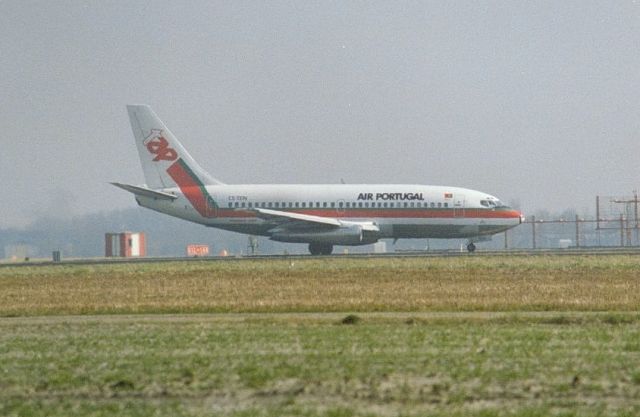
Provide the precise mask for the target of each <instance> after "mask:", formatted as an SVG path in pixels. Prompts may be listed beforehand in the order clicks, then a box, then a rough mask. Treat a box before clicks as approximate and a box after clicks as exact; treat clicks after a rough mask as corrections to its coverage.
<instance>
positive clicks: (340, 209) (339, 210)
mask: <svg viewBox="0 0 640 417" xmlns="http://www.w3.org/2000/svg"><path fill="white" fill-rule="evenodd" d="M345 205H346V203H345V201H344V200H342V199H340V200H338V202H337V203H336V215H337V217H342V216H343V215H344V211H345Z"/></svg>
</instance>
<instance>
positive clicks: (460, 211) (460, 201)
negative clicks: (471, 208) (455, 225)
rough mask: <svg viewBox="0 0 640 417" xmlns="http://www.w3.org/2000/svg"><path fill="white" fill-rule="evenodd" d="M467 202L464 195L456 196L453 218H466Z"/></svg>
mask: <svg viewBox="0 0 640 417" xmlns="http://www.w3.org/2000/svg"><path fill="white" fill-rule="evenodd" d="M465 204H466V200H465V197H464V195H462V194H456V195H455V196H454V199H453V217H464V214H465V213H464V212H465Z"/></svg>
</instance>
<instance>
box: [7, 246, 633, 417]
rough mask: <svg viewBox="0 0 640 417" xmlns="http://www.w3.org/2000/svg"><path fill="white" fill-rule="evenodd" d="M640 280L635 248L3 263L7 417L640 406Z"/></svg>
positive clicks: (594, 411) (548, 411) (570, 412)
mask: <svg viewBox="0 0 640 417" xmlns="http://www.w3.org/2000/svg"><path fill="white" fill-rule="evenodd" d="M639 278H640V262H638V259H637V258H634V257H601V258H600V257H593V258H589V257H584V258H583V257H575V258H564V257H563V258H555V257H549V258H539V257H535V258H477V257H468V258H455V259H426V260H425V259H383V260H362V259H356V260H347V259H330V260H324V261H320V260H295V261H286V260H278V261H272V260H269V261H264V260H260V261H254V260H251V261H241V262H219V263H202V262H194V263H186V264H185V263H175V264H140V265H113V266H92V267H87V266H82V267H80V266H76V267H67V266H52V267H33V268H32V267H27V268H2V269H0V315H2V316H4V318H1V319H0V415H2V416H4V415H7V416H12V415H15V416H70V415H92V416H100V415H104V416H107V415H109V416H111V415H119V416H152V415H161V416H210V415H215V416H217V415H220V416H254V415H255V416H298V415H300V416H309V417H313V416H327V417H346V416H424V415H434V416H450V415H454V416H478V417H489V416H516V415H517V416H530V417H532V416H547V415H558V416H634V415H640V312H639V311H638V305H640V304H639V301H640V291H638V289H639V288H638V286H639ZM142 313H144V314H142ZM181 313H194V314H181Z"/></svg>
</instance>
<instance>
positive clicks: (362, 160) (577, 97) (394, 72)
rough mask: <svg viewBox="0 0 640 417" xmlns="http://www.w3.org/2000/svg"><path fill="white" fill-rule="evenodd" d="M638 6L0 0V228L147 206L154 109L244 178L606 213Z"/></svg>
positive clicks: (195, 151) (625, 134) (637, 114)
mask: <svg viewBox="0 0 640 417" xmlns="http://www.w3.org/2000/svg"><path fill="white" fill-rule="evenodd" d="M639 51H640V3H637V2H635V1H615V2H606V1H595V2H588V1H583V0H580V1H573V2H572V1H548V2H526V3H525V2H517V1H504V2H495V1H491V2H489V1H487V2H483V1H469V2H466V1H433V2H427V1H419V2H395V1H382V2H369V1H366V2H353V1H335V2H329V1H327V2H309V1H291V2H275V1H268V2H258V1H252V2H241V1H236V0H233V1H226V2H212V1H202V2H195V1H191V2H182V1H180V2H178V1H162V2H161V1H154V2H150V1H144V2H143V1H103V0H100V1H86V2H85V1H82V2H81V1H24V0H15V1H7V0H5V1H0V92H1V98H0V126H1V127H2V129H1V132H2V135H1V137H0V145H1V146H0V190H1V193H2V197H1V198H0V226H10V225H24V224H27V223H29V222H30V221H31V220H32V219H33V218H34V217H37V216H40V215H42V214H45V213H49V212H51V211H54V212H55V213H58V215H61V216H69V215H74V214H82V213H87V212H95V211H101V210H111V209H116V208H123V207H131V206H135V202H134V200H133V197H132V196H131V195H130V194H128V193H126V192H124V191H122V190H119V189H117V188H115V187H113V186H111V185H109V184H108V182H109V181H121V182H131V183H142V182H144V180H143V177H142V170H141V168H140V165H139V161H138V156H137V153H136V149H135V146H134V142H133V137H132V134H131V130H130V126H129V121H128V117H127V113H126V109H125V105H126V104H127V103H146V104H149V105H151V106H152V107H153V108H154V110H155V111H156V113H158V115H159V116H160V117H161V118H162V119H163V120H164V121H165V123H166V124H167V125H168V126H169V128H170V129H171V130H172V131H173V132H174V133H175V134H176V136H178V137H179V138H180V139H181V140H182V142H183V143H184V144H185V146H186V147H187V149H189V150H190V152H191V154H192V155H194V156H195V158H196V159H197V160H198V161H199V162H200V163H201V165H202V166H203V167H205V168H206V169H207V170H208V171H210V173H211V174H212V175H213V176H215V177H217V178H219V179H221V180H223V181H225V182H228V183H252V182H255V183H279V182H282V183H338V182H340V179H341V178H344V180H345V181H346V182H349V183H377V182H393V183H421V184H440V185H452V186H454V185H455V186H462V187H468V188H473V189H479V190H483V191H485V192H488V193H491V194H494V195H497V196H498V197H500V198H502V199H504V200H505V201H507V202H509V201H517V202H519V204H520V205H521V207H522V209H523V210H524V211H525V212H528V211H529V212H530V211H532V210H536V209H541V208H547V209H550V210H561V209H564V208H570V207H574V208H577V209H578V210H579V211H581V210H583V209H589V210H591V211H593V205H594V200H595V195H596V194H603V195H618V194H623V195H624V194H630V193H631V192H632V190H633V189H635V188H638V182H639V181H638V179H639V177H640V172H639V169H638V168H639V167H638V165H639V164H638V158H639V157H640V152H639V150H640V149H639V148H640V146H639V145H638V143H639V141H640V103H639V102H638V101H639V99H640V52H639Z"/></svg>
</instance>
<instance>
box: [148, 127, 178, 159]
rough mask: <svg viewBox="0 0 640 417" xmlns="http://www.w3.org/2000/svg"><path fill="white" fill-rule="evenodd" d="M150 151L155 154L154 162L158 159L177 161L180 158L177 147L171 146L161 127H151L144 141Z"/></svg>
mask: <svg viewBox="0 0 640 417" xmlns="http://www.w3.org/2000/svg"><path fill="white" fill-rule="evenodd" d="M142 143H143V144H144V145H145V146H146V147H147V150H148V151H149V153H151V154H153V155H155V158H153V161H154V162H158V161H175V160H176V159H178V153H177V152H176V150H175V149H173V148H170V147H169V142H168V141H167V140H166V139H165V138H164V136H162V130H161V129H151V132H150V133H149V135H148V136H147V137H146V138H144V141H143V142H142Z"/></svg>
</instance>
